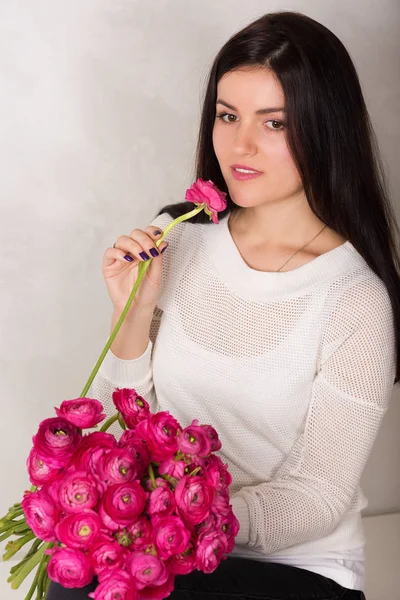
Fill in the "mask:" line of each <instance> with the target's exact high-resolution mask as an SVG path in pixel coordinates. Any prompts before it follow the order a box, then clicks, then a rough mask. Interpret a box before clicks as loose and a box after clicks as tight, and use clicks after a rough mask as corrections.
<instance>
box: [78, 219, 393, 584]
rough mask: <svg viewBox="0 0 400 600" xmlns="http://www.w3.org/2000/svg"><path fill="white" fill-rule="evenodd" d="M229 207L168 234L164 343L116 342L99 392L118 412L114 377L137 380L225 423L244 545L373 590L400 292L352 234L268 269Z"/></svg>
mask: <svg viewBox="0 0 400 600" xmlns="http://www.w3.org/2000/svg"><path fill="white" fill-rule="evenodd" d="M227 220H228V219H227V217H224V218H223V219H221V217H220V219H219V221H220V222H219V223H218V224H216V223H213V222H210V223H207V224H202V223H197V224H193V223H189V222H182V223H179V224H178V225H177V226H176V227H174V229H172V231H171V232H170V233H169V234H168V235H167V237H166V240H167V241H168V243H169V246H168V249H167V250H166V252H165V253H164V255H163V256H164V258H163V261H164V264H163V276H162V287H161V295H160V299H159V302H158V306H157V308H156V310H155V312H154V318H153V322H152V326H151V331H150V340H149V344H148V346H147V348H146V350H145V352H144V353H143V355H142V356H140V357H139V358H137V359H135V360H122V359H119V358H117V357H116V356H115V355H114V354H113V353H112V352H111V350H109V351H108V352H107V354H106V357H105V359H104V361H103V363H102V364H101V366H100V369H99V371H98V373H97V374H96V377H95V379H94V381H93V383H92V386H91V388H90V390H89V391H88V393H87V397H92V398H97V399H98V400H100V401H101V402H102V403H103V405H104V407H105V410H106V412H107V414H108V415H111V414H114V412H115V411H114V407H113V404H112V398H111V394H112V392H113V390H114V389H115V388H116V387H119V388H122V387H129V388H135V389H136V391H137V392H138V393H139V394H140V395H142V396H143V397H144V398H145V399H146V400H147V401H148V402H149V403H150V406H151V409H152V411H153V412H154V411H157V410H168V411H170V412H171V414H172V415H173V416H174V417H175V418H176V419H177V420H178V421H179V423H180V424H181V426H182V427H186V426H187V425H189V424H190V423H191V421H192V419H199V421H200V423H209V424H211V425H213V427H215V428H216V430H217V431H218V434H219V437H220V439H221V442H222V448H221V450H220V451H219V452H218V453H217V454H219V456H220V457H221V458H222V459H223V461H224V462H226V463H228V465H229V470H230V473H231V475H232V478H233V482H232V485H231V488H230V490H231V503H232V506H233V511H234V513H235V515H236V516H237V518H238V519H239V522H240V527H241V529H240V532H239V534H238V537H237V538H236V545H235V548H234V550H233V553H232V554H234V555H238V556H244V557H248V558H253V559H256V560H261V561H273V562H279V563H288V564H291V565H294V566H297V567H300V568H303V569H307V570H309V571H313V572H315V573H319V574H321V575H324V576H325V577H329V578H331V579H333V580H334V581H336V582H337V583H339V584H340V585H342V586H344V587H347V588H350V589H357V590H364V546H365V537H364V531H363V524H362V521H361V510H362V509H363V508H365V507H366V506H367V504H368V501H367V499H366V498H365V496H364V495H363V492H362V490H361V488H360V485H359V480H360V477H361V474H362V472H363V470H364V467H365V464H366V461H367V458H368V456H369V454H370V451H371V448H372V446H373V444H374V441H375V438H376V435H377V432H378V429H379V427H380V424H381V421H382V418H383V416H384V414H385V412H386V410H387V408H388V403H389V401H390V398H391V394H392V390H393V383H394V378H395V372H396V349H395V332H394V320H393V313H392V308H391V303H390V297H389V295H388V292H387V289H386V287H385V285H384V284H383V282H382V280H381V279H380V278H379V277H378V276H377V275H376V274H375V273H374V272H373V271H372V269H371V268H370V267H369V266H368V264H367V263H366V262H365V260H364V259H363V257H362V256H361V255H360V254H359V252H358V251H357V250H356V249H355V248H354V246H353V245H352V244H351V243H350V242H349V241H346V242H345V243H344V244H342V245H341V246H338V247H337V248H334V249H333V250H330V251H329V252H326V253H325V254H322V255H320V256H318V257H317V258H314V259H313V260H311V261H309V262H308V263H306V264H304V265H302V266H300V267H298V268H296V269H292V270H291V271H283V272H264V271H256V270H255V269H252V268H250V267H249V266H248V265H247V263H246V262H245V261H244V260H243V258H242V256H241V254H240V252H239V250H238V248H237V246H236V244H235V242H234V240H233V238H232V236H231V234H230V231H229V229H228V226H227ZM171 221H172V217H170V215H168V214H166V213H165V214H162V215H159V216H158V217H156V218H155V219H154V220H153V221H152V225H157V226H159V227H161V228H162V229H165V227H166V226H167V224H168V223H170V222H171ZM155 260H157V259H155ZM107 339H108V338H107ZM110 431H111V432H112V433H114V434H115V435H118V437H119V435H120V430H119V429H118V426H117V425H116V424H115V426H114V425H113V427H112V428H111V429H110Z"/></svg>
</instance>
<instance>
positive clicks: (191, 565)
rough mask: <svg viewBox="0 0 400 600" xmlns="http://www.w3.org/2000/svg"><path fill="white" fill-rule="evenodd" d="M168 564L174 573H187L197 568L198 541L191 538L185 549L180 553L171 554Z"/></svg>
mask: <svg viewBox="0 0 400 600" xmlns="http://www.w3.org/2000/svg"><path fill="white" fill-rule="evenodd" d="M166 565H167V567H168V569H169V571H170V572H171V573H173V574H174V575H186V574H187V573H191V572H192V571H194V570H195V568H196V542H195V541H194V540H193V538H191V539H190V540H189V543H188V545H187V546H186V548H185V550H184V551H183V552H181V553H180V554H175V555H174V556H170V557H169V558H168V560H167V561H166Z"/></svg>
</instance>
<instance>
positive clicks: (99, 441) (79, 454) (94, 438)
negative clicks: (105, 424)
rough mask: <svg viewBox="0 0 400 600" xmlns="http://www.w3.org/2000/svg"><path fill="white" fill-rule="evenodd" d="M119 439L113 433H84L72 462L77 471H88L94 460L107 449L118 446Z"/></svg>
mask: <svg viewBox="0 0 400 600" xmlns="http://www.w3.org/2000/svg"><path fill="white" fill-rule="evenodd" d="M116 447H117V440H116V439H115V437H114V436H113V435H111V433H106V432H105V431H94V432H93V433H88V434H86V435H84V436H83V437H82V438H81V440H80V442H79V444H78V447H77V448H76V450H75V452H74V454H73V457H72V462H73V464H74V466H75V468H76V470H77V471H88V470H89V465H90V463H91V462H92V460H93V459H94V460H96V457H97V456H98V455H102V454H104V452H105V451H106V450H109V449H112V448H116Z"/></svg>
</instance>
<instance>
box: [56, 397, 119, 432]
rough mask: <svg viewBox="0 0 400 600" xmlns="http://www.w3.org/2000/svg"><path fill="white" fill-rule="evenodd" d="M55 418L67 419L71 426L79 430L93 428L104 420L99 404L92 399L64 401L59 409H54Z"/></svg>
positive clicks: (104, 416)
mask: <svg viewBox="0 0 400 600" xmlns="http://www.w3.org/2000/svg"><path fill="white" fill-rule="evenodd" d="M54 408H55V411H56V413H57V416H59V417H63V418H64V419H67V421H69V422H70V423H72V425H75V426H76V427H79V428H80V429H89V428H90V427H95V426H96V425H98V423H101V421H103V420H104V419H105V418H106V416H107V415H106V413H105V412H103V406H102V404H101V402H99V401H98V400H95V399H94V398H76V399H75V400H64V402H61V405H60V408H57V407H54Z"/></svg>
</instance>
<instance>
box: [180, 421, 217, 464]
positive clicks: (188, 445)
mask: <svg viewBox="0 0 400 600" xmlns="http://www.w3.org/2000/svg"><path fill="white" fill-rule="evenodd" d="M198 423H199V421H198V420H197V419H194V420H193V421H192V424H191V425H189V426H188V427H185V429H183V430H182V433H181V435H180V436H179V438H178V448H179V450H180V451H181V452H183V453H184V454H189V455H191V454H195V455H197V456H202V457H203V456H207V455H208V454H210V452H211V442H210V439H209V437H208V435H207V430H204V429H203V427H201V426H200V425H198Z"/></svg>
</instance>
